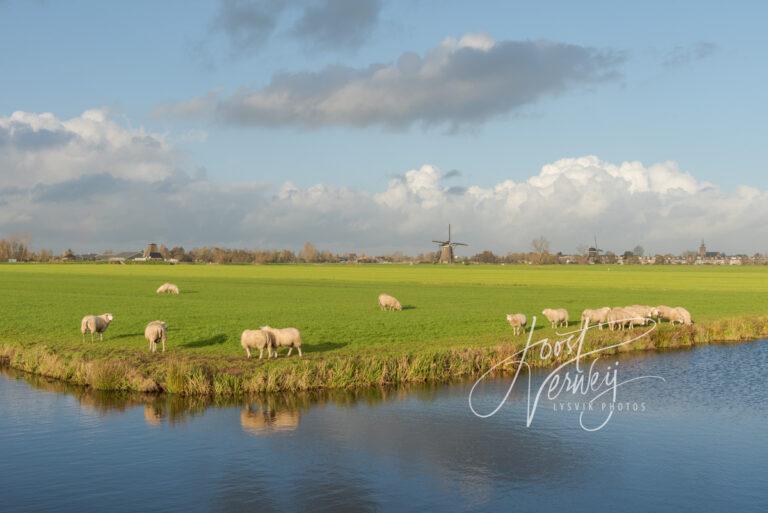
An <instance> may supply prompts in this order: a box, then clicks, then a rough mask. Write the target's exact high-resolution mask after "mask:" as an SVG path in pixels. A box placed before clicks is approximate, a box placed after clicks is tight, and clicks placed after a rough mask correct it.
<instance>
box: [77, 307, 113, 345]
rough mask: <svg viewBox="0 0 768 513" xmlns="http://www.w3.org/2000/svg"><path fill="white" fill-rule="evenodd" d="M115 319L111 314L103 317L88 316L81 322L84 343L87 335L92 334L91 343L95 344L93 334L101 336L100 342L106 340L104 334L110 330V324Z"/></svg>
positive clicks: (102, 315)
mask: <svg viewBox="0 0 768 513" xmlns="http://www.w3.org/2000/svg"><path fill="white" fill-rule="evenodd" d="M114 318H115V317H114V316H113V315H112V314H111V313H105V314H101V315H86V316H85V317H83V320H82V321H81V322H80V333H82V334H83V342H85V334H86V333H87V332H90V333H91V342H93V334H94V333H98V334H99V340H104V332H105V331H107V328H109V323H110V322H112V320H113V319H114Z"/></svg>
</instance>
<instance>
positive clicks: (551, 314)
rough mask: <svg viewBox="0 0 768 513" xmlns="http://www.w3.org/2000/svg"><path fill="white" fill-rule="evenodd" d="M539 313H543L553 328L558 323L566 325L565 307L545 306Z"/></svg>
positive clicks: (566, 314) (566, 312)
mask: <svg viewBox="0 0 768 513" xmlns="http://www.w3.org/2000/svg"><path fill="white" fill-rule="evenodd" d="M541 313H543V314H544V317H546V318H547V319H549V322H550V324H552V327H553V328H556V327H558V326H560V325H563V326H568V310H566V309H565V308H554V309H553V308H545V309H544V310H543V311H542V312H541Z"/></svg>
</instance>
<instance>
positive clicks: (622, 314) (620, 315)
mask: <svg viewBox="0 0 768 513" xmlns="http://www.w3.org/2000/svg"><path fill="white" fill-rule="evenodd" d="M606 321H607V323H608V327H609V328H610V329H611V330H614V329H619V330H623V329H624V328H625V327H627V328H634V326H635V324H637V323H638V321H639V319H637V315H635V314H634V313H632V312H630V311H629V310H627V309H625V308H621V307H617V308H611V310H610V311H609V312H608V315H607V316H606Z"/></svg>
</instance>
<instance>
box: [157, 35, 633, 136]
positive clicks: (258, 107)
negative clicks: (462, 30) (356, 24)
mask: <svg viewBox="0 0 768 513" xmlns="http://www.w3.org/2000/svg"><path fill="white" fill-rule="evenodd" d="M622 61H623V57H622V56H621V55H620V54H617V53H615V52H612V51H606V50H598V49H595V48H589V47H584V46H579V45H572V44H566V43H558V42H552V41H495V40H494V39H492V38H491V37H489V36H487V35H484V34H468V35H465V36H464V37H462V38H460V39H454V38H447V39H445V40H444V41H443V42H442V43H441V44H440V45H438V46H437V47H436V48H434V49H432V50H430V51H428V52H427V53H426V54H424V55H423V56H422V55H419V54H417V53H413V52H407V53H404V54H402V55H401V56H400V57H399V58H398V59H397V61H396V62H394V63H390V64H372V65H370V66H368V67H365V68H352V67H347V66H339V65H334V66H328V67H326V68H323V69H321V70H319V71H312V72H298V73H278V74H276V75H274V76H273V77H272V80H271V82H270V83H269V84H268V85H266V86H265V87H263V88H261V89H248V88H243V89H241V90H239V91H238V92H236V93H235V94H233V95H231V96H229V97H223V96H221V95H219V94H216V93H209V94H207V95H205V96H202V97H199V98H193V99H191V100H186V101H183V102H180V103H178V104H168V105H164V106H161V107H160V108H159V109H158V113H159V114H160V115H166V116H177V117H182V118H184V117H186V118H195V117H203V118H207V117H210V116H213V117H214V118H215V119H216V120H218V121H219V122H222V123H225V124H234V125H246V126H299V127H304V128H315V127H321V126H355V127H365V126H371V125H380V126H386V127H390V128H405V127H408V126H410V125H412V124H415V123H418V124H422V125H424V126H432V125H447V126H449V127H451V128H456V127H459V126H462V125H471V124H477V123H480V122H483V121H485V120H487V119H489V118H492V117H494V116H498V115H501V114H505V113H509V112H513V111H515V110H517V109H519V108H521V107H523V106H526V105H530V104H532V103H534V102H536V101H538V100H540V99H541V98H543V97H546V96H553V95H557V94H561V93H563V92H565V91H568V90H570V89H573V88H576V87H580V86H581V87H583V86H588V85H592V84H595V83H599V82H602V81H606V80H610V79H614V78H616V77H618V71H617V68H618V66H619V64H621V62H622Z"/></svg>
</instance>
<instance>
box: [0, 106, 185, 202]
mask: <svg viewBox="0 0 768 513" xmlns="http://www.w3.org/2000/svg"><path fill="white" fill-rule="evenodd" d="M176 160H177V156H176V155H175V154H174V152H173V151H172V149H171V148H170V147H169V145H168V144H167V143H166V141H165V140H164V138H163V137H162V136H159V135H156V134H151V133H148V132H146V131H145V130H143V129H141V128H139V129H127V128H123V127H122V126H120V125H118V124H117V123H115V122H114V121H113V120H112V119H111V118H110V117H109V116H108V114H107V112H106V111H103V110H89V111H86V112H84V113H83V114H81V115H80V116H77V117H74V118H72V119H66V120H62V119H58V118H57V117H56V116H54V115H53V114H50V113H43V114H34V113H29V112H14V113H13V114H11V115H10V116H8V117H0V171H1V172H0V188H3V187H10V186H17V187H26V186H31V185H35V184H51V183H57V182H62V181H65V180H72V179H76V178H79V177H82V176H85V175H99V174H105V173H106V174H109V175H111V176H114V177H117V178H124V179H129V180H144V181H152V180H159V179H163V178H167V177H169V176H171V175H172V174H173V172H174V163H175V161H176Z"/></svg>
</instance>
